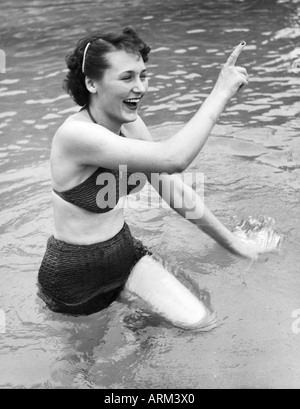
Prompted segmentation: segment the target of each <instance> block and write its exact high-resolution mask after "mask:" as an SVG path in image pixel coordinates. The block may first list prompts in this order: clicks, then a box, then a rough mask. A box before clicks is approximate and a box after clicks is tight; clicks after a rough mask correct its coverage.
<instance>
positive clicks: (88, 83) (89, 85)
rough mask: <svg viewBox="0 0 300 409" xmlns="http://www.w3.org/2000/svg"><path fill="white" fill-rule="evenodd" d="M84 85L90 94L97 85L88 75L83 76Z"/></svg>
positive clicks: (94, 90)
mask: <svg viewBox="0 0 300 409" xmlns="http://www.w3.org/2000/svg"><path fill="white" fill-rule="evenodd" d="M85 86H86V88H87V90H88V91H89V92H90V93H91V94H96V92H97V87H96V84H95V82H94V80H91V79H90V78H89V77H85Z"/></svg>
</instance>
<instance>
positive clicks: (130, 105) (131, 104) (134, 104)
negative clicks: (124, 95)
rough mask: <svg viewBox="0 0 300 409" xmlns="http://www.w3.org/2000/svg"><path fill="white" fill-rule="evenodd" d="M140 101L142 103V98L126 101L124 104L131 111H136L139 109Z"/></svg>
mask: <svg viewBox="0 0 300 409" xmlns="http://www.w3.org/2000/svg"><path fill="white" fill-rule="evenodd" d="M140 101H141V98H131V99H125V101H124V104H125V105H126V106H127V108H129V109H130V110H132V111H135V110H136V109H137V108H138V105H139V103H140Z"/></svg>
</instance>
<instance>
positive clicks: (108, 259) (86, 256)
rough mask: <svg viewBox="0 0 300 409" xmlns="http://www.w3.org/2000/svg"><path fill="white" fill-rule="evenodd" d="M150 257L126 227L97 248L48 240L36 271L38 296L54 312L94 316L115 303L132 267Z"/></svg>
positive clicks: (147, 251) (97, 245)
mask: <svg viewBox="0 0 300 409" xmlns="http://www.w3.org/2000/svg"><path fill="white" fill-rule="evenodd" d="M151 254H152V253H151V252H150V251H149V250H148V249H147V248H146V247H145V246H144V245H143V244H142V242H141V241H140V240H137V239H135V238H133V237H132V235H131V232H130V230H129V227H128V226H127V224H126V223H125V224H124V227H123V228H122V230H121V231H120V232H119V233H118V234H117V235H116V236H115V237H113V238H112V239H110V240H107V241H105V242H102V243H98V244H91V245H85V246H82V245H74V244H68V243H65V242H63V241H60V240H56V239H55V238H54V237H53V236H52V237H50V238H49V240H48V243H47V249H46V253H45V255H44V258H43V261H42V264H41V267H40V270H39V275H38V286H39V296H40V297H41V298H42V299H43V300H44V302H45V303H46V305H47V306H48V308H49V309H50V310H52V311H54V312H59V313H62V314H67V315H76V316H78V315H90V314H94V313H96V312H98V311H101V310H102V309H104V308H106V307H108V306H109V305H110V304H111V303H112V302H113V301H115V300H116V298H117V297H118V296H119V294H120V293H121V291H122V289H123V287H124V285H125V283H126V281H127V279H128V276H129V274H130V272H131V270H132V268H133V267H134V265H135V264H136V263H137V262H138V261H139V260H140V259H141V258H142V257H144V256H145V255H151Z"/></svg>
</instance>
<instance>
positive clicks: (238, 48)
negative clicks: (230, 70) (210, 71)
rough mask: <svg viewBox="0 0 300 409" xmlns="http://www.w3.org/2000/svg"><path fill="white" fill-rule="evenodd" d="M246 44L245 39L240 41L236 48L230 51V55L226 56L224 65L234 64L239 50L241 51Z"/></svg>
mask: <svg viewBox="0 0 300 409" xmlns="http://www.w3.org/2000/svg"><path fill="white" fill-rule="evenodd" d="M245 46H246V41H242V42H241V43H240V44H239V45H238V46H237V47H236V49H235V50H234V51H233V52H232V54H231V55H230V57H229V58H228V60H227V62H226V65H230V66H234V65H235V63H236V61H237V59H238V58H239V56H240V54H241V52H242V51H243V49H244V48H245Z"/></svg>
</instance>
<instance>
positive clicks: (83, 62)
mask: <svg viewBox="0 0 300 409" xmlns="http://www.w3.org/2000/svg"><path fill="white" fill-rule="evenodd" d="M90 45H91V43H88V44H87V45H86V47H85V50H84V54H83V61H82V73H83V74H84V68H85V62H86V54H87V52H88V49H89V46H90Z"/></svg>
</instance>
